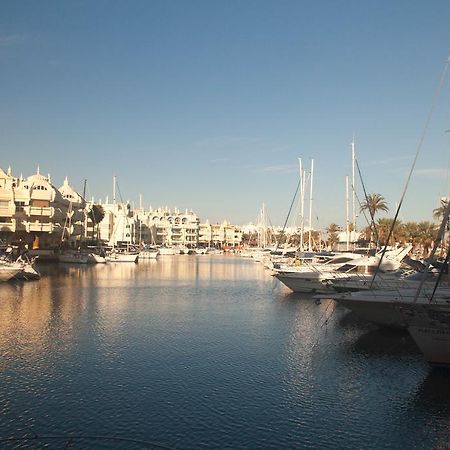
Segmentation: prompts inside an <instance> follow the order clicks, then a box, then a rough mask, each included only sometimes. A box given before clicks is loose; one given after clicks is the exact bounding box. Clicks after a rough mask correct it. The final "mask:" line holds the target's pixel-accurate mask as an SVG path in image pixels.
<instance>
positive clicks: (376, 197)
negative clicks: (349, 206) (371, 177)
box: [361, 193, 389, 219]
mask: <svg viewBox="0 0 450 450" xmlns="http://www.w3.org/2000/svg"><path fill="white" fill-rule="evenodd" d="M363 211H369V214H370V217H371V218H372V219H373V218H374V217H375V214H376V213H377V212H378V211H386V212H387V211H389V208H388V206H387V203H386V200H385V199H384V197H383V196H382V195H380V194H376V193H372V194H369V195H368V196H367V198H366V200H365V201H364V202H362V203H361V212H363Z"/></svg>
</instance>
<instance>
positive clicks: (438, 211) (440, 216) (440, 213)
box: [433, 199, 449, 220]
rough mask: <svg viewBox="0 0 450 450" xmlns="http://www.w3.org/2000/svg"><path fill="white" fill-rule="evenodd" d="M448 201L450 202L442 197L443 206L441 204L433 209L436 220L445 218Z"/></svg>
mask: <svg viewBox="0 0 450 450" xmlns="http://www.w3.org/2000/svg"><path fill="white" fill-rule="evenodd" d="M448 203H449V200H448V199H442V200H441V206H439V208H436V209H433V217H434V218H435V219H436V220H440V219H443V218H444V214H445V212H446V210H447V208H448Z"/></svg>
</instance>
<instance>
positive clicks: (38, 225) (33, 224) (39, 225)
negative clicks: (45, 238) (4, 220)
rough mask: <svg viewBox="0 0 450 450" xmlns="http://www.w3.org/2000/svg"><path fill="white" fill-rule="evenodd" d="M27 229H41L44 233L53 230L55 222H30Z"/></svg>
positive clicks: (32, 230) (29, 230)
mask: <svg viewBox="0 0 450 450" xmlns="http://www.w3.org/2000/svg"><path fill="white" fill-rule="evenodd" d="M27 231H28V232H29V233H31V232H36V231H40V232H43V233H51V232H52V231H53V224H52V223H51V222H50V223H40V222H28V223H27Z"/></svg>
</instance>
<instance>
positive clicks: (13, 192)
mask: <svg viewBox="0 0 450 450" xmlns="http://www.w3.org/2000/svg"><path fill="white" fill-rule="evenodd" d="M63 187H64V195H65V196H67V195H69V193H72V195H73V193H74V192H75V191H74V190H73V189H72V188H71V187H70V186H69V184H68V181H67V180H66V182H65V184H64V185H63ZM64 195H62V194H61V192H60V191H59V190H58V189H57V188H56V187H55V186H53V185H52V183H51V180H50V176H47V177H46V176H44V175H42V174H41V173H40V172H39V169H38V170H37V172H36V174H34V175H31V176H29V177H28V178H26V179H24V178H23V177H22V176H21V177H19V178H17V177H14V176H12V174H11V170H10V169H8V171H7V172H5V171H3V170H2V169H0V234H1V237H2V238H4V239H6V240H9V241H12V240H14V239H21V240H23V241H26V242H29V243H31V242H33V243H34V245H35V246H39V245H42V244H43V245H45V246H57V245H59V244H60V243H61V241H62V238H63V230H65V229H67V231H68V232H69V233H70V235H71V236H80V234H81V228H79V227H77V223H76V221H80V220H81V217H82V216H81V215H80V209H81V208H82V206H83V202H82V201H80V199H77V200H78V201H77V203H76V204H75V203H73V202H71V201H70V200H68V199H67V198H64ZM68 212H71V214H70V217H68ZM68 219H70V220H68ZM66 225H67V228H65V226H66Z"/></svg>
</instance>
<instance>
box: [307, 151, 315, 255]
mask: <svg viewBox="0 0 450 450" xmlns="http://www.w3.org/2000/svg"><path fill="white" fill-rule="evenodd" d="M313 174H314V159H311V180H310V181H311V183H310V188H309V231H308V250H309V251H311V250H312V245H311V230H312V202H313Z"/></svg>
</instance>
